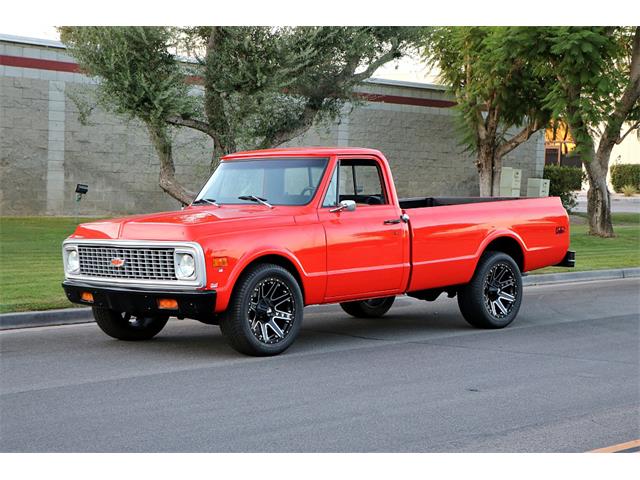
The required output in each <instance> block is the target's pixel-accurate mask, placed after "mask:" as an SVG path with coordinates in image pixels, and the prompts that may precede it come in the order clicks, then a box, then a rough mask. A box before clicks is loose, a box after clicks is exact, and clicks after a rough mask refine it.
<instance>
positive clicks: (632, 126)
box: [616, 120, 640, 145]
mask: <svg viewBox="0 0 640 480" xmlns="http://www.w3.org/2000/svg"><path fill="white" fill-rule="evenodd" d="M638 127H640V120H638V121H637V122H636V123H634V124H633V125H631V127H629V130H627V131H626V132H625V133H624V135H621V136H620V138H618V140H616V145H620V144H621V143H622V142H623V140H624V139H625V138H626V136H627V135H629V134H630V133H631V132H633V131H634V130H637V129H638Z"/></svg>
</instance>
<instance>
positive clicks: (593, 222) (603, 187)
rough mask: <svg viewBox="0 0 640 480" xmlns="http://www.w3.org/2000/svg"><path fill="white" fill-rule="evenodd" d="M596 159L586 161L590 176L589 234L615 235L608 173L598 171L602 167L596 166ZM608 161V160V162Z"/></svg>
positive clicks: (588, 197) (588, 202) (588, 201)
mask: <svg viewBox="0 0 640 480" xmlns="http://www.w3.org/2000/svg"><path fill="white" fill-rule="evenodd" d="M596 163H597V161H596V159H595V158H594V159H593V160H592V161H590V162H585V164H584V166H585V168H586V170H587V177H588V178H589V191H588V193H587V214H588V216H589V234H590V235H598V236H600V237H613V236H614V235H613V224H612V222H611V196H610V194H609V188H608V187H607V174H606V170H605V173H604V174H601V173H596V172H597V171H598V170H599V169H600V167H596ZM607 163H608V162H607Z"/></svg>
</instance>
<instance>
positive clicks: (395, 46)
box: [352, 39, 400, 82]
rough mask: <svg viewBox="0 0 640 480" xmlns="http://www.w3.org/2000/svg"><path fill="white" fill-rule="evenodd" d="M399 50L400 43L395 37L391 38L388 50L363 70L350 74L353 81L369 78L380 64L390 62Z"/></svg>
mask: <svg viewBox="0 0 640 480" xmlns="http://www.w3.org/2000/svg"><path fill="white" fill-rule="evenodd" d="M399 51H400V43H399V42H398V40H397V39H394V40H392V41H391V48H390V49H389V51H387V53H385V54H383V55H381V56H380V57H379V58H377V59H376V60H375V61H373V62H371V63H370V64H369V66H368V67H367V68H366V69H365V70H364V71H363V72H360V73H357V74H354V75H353V76H352V79H353V81H354V82H361V81H363V80H365V79H367V78H369V77H370V76H371V75H373V74H374V72H375V71H376V70H377V69H378V68H380V67H381V66H382V65H384V64H385V63H387V62H390V61H391V60H393V59H394V58H396V56H397V55H398V52H399ZM356 67H357V65H356Z"/></svg>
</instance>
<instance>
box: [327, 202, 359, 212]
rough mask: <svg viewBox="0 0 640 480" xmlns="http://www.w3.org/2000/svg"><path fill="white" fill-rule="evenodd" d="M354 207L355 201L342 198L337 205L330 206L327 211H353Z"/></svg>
mask: <svg viewBox="0 0 640 480" xmlns="http://www.w3.org/2000/svg"><path fill="white" fill-rule="evenodd" d="M355 209H356V202H354V201H353V200H342V201H341V202H340V205H338V206H337V207H336V208H332V209H331V210H329V211H330V212H342V211H343V210H344V211H345V212H353V211H354V210H355Z"/></svg>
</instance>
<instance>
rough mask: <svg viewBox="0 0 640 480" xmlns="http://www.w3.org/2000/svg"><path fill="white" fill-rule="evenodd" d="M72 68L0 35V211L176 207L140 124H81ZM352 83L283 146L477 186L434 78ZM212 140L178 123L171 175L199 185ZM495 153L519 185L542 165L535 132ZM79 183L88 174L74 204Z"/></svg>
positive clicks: (42, 46)
mask: <svg viewBox="0 0 640 480" xmlns="http://www.w3.org/2000/svg"><path fill="white" fill-rule="evenodd" d="M16 59H17V60H16ZM21 59H22V60H21ZM25 59H26V60H27V61H26V62H25V61H23V60H25ZM10 64H12V65H10ZM72 67H73V58H71V57H69V56H68V55H67V54H66V53H65V51H64V49H63V48H62V47H61V46H60V45H58V44H55V42H54V43H52V42H42V43H38V42H25V41H20V40H15V39H7V37H2V36H0V214H1V215H45V214H46V215H73V214H75V212H76V208H77V209H78V212H79V214H80V215H94V216H106V215H121V214H122V215H124V214H130V213H145V212H153V211H161V210H171V209H176V208H179V205H178V202H176V201H174V200H172V199H171V198H170V197H169V196H168V195H166V194H165V193H164V192H162V190H161V189H160V187H159V186H158V173H159V161H158V159H157V156H156V154H155V151H154V149H153V146H152V145H151V142H150V140H149V137H148V135H147V132H146V131H145V129H144V126H143V125H141V124H140V123H139V122H136V121H133V120H127V119H125V118H123V117H121V116H116V115H114V114H112V113H109V112H105V111H101V110H99V109H97V110H95V111H93V112H92V114H91V115H90V117H89V123H88V124H87V125H85V124H82V123H81V122H80V120H79V112H78V110H77V108H76V105H75V103H74V102H73V101H72V97H73V96H74V95H77V94H78V93H79V92H80V93H81V91H82V90H83V89H90V88H94V87H93V84H94V83H95V82H94V80H93V79H91V78H88V77H86V76H85V75H82V74H80V73H77V72H75V71H72V70H73V68H72ZM359 91H360V92H361V93H362V94H366V95H368V96H367V97H366V98H367V100H363V101H360V102H357V103H356V104H355V105H347V106H345V109H344V111H343V116H342V117H341V119H340V120H338V121H336V122H334V123H332V124H329V125H327V124H322V125H315V126H314V127H313V128H312V129H311V130H309V131H308V132H307V133H305V134H304V135H302V136H301V137H299V138H297V139H295V140H294V141H292V142H290V144H289V145H291V146H315V145H325V146H330V145H337V146H364V147H371V148H377V149H379V150H381V151H382V152H383V153H384V154H385V155H386V156H387V158H388V159H389V162H390V164H391V168H392V171H393V175H394V178H395V181H396V185H397V189H398V193H399V194H400V195H401V196H425V195H477V194H478V182H477V172H476V168H475V165H474V161H473V156H472V155H470V154H469V153H466V152H464V149H463V147H462V146H460V144H459V139H458V134H457V131H456V125H455V117H454V111H453V110H452V109H451V108H446V107H444V106H443V105H444V104H443V102H450V101H451V98H449V97H448V96H447V94H446V92H445V91H444V90H443V89H442V87H439V86H434V85H431V86H430V85H416V84H410V83H402V82H393V81H384V80H378V81H370V82H367V83H365V84H363V85H362V87H361V88H360V89H359ZM416 103H418V104H416ZM211 150H212V145H211V141H210V139H209V138H208V137H206V136H205V135H203V134H200V133H198V132H194V131H191V130H187V129H182V130H177V131H176V133H175V146H174V156H175V163H176V175H177V177H178V178H179V179H180V181H181V182H182V183H183V184H184V185H185V186H187V188H190V189H192V190H194V191H197V190H198V189H199V188H200V187H201V186H202V185H203V184H204V183H205V182H206V180H207V177H208V175H209V163H210V159H211ZM504 164H505V166H514V167H517V168H522V169H523V185H526V181H527V178H529V177H530V176H541V174H542V168H543V164H544V139H543V136H542V135H541V134H540V135H536V136H534V138H532V139H531V140H529V142H527V143H526V144H525V145H522V146H520V147H519V148H518V149H516V150H515V151H514V152H512V153H511V154H510V155H508V156H507V158H506V159H505V162H504ZM76 183H87V184H89V194H88V195H87V196H86V197H85V199H83V200H82V202H81V203H80V204H79V205H77V204H76V203H75V200H74V198H75V195H74V193H73V191H74V188H75V185H76Z"/></svg>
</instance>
